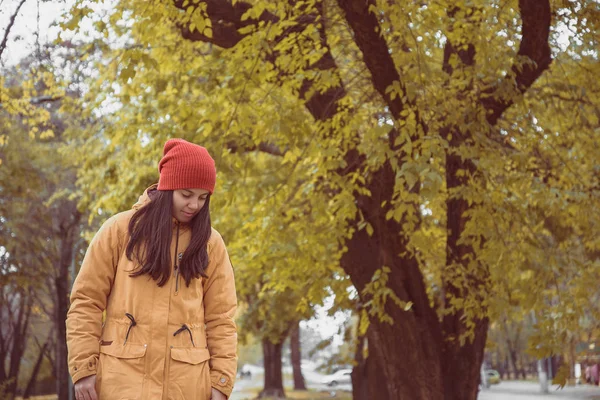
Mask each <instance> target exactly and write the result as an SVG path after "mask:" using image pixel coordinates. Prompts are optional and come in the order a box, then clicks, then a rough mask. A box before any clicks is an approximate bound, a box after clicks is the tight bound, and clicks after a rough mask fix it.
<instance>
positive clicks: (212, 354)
mask: <svg viewBox="0 0 600 400" xmlns="http://www.w3.org/2000/svg"><path fill="white" fill-rule="evenodd" d="M147 201H149V199H148V197H147V192H146V193H144V195H142V196H141V197H140V201H138V203H137V204H136V205H135V206H134V209H133V210H130V211H126V212H123V213H120V214H117V215H115V216H113V217H112V218H110V219H109V220H108V221H106V222H105V223H104V225H103V226H102V228H101V229H100V230H99V231H98V233H97V234H96V236H95V237H94V239H93V240H92V242H91V243H90V246H89V248H88V250H87V253H86V255H85V259H84V261H83V264H82V266H81V270H80V272H79V275H78V276H77V278H76V279H75V283H74V285H73V290H72V292H71V306H70V308H69V312H68V315H67V321H66V324H67V346H68V350H69V355H68V360H69V372H70V374H71V376H72V378H73V382H77V381H78V380H80V379H82V378H84V377H86V376H90V375H93V374H96V391H97V393H98V396H99V399H100V400H120V399H123V400H125V399H126V400H129V399H143V400H147V399H150V400H154V399H164V400H167V399H168V400H179V399H185V400H194V399H198V400H208V399H210V395H211V387H214V388H216V389H217V390H219V391H221V392H222V393H224V394H225V395H226V396H227V397H229V395H230V394H231V391H232V389H233V384H234V380H235V375H236V369H237V333H236V325H235V323H234V320H233V316H234V313H235V310H236V307H237V298H236V292H235V283H234V276H233V268H232V266H231V263H230V260H229V256H228V255H227V250H226V248H225V244H224V243H223V239H222V237H221V235H220V234H219V233H218V232H217V231H216V230H214V229H213V230H212V234H211V237H210V240H209V242H208V257H209V265H208V269H207V271H206V272H207V275H208V279H205V278H200V279H194V280H192V282H191V284H190V286H189V287H187V286H186V285H185V282H184V280H183V278H181V277H180V276H178V275H177V276H176V274H175V272H174V270H173V265H171V269H172V271H171V278H170V279H169V281H168V282H167V284H166V285H164V286H163V287H159V286H158V285H157V284H156V281H154V280H152V279H151V278H150V277H149V276H139V277H136V278H132V277H130V276H129V273H130V271H132V270H134V269H135V268H136V267H137V265H136V264H135V263H134V262H132V261H130V260H128V259H127V257H126V255H125V249H126V245H127V242H128V238H129V235H128V223H129V220H130V219H131V217H132V216H133V214H134V212H135V209H138V208H139V207H140V206H141V205H143V204H144V203H146V202H147ZM190 233H191V231H190V230H189V229H188V228H187V227H186V226H185V225H181V226H178V224H177V223H174V226H173V239H172V242H171V259H172V260H173V259H174V257H175V254H181V253H183V251H185V249H186V247H187V246H188V244H189V242H190ZM177 234H179V241H178V243H177V247H178V248H177V249H175V247H176V242H177V240H176V239H177V237H176V236H177ZM104 310H106V321H105V323H104V325H103V324H102V312H103V311H104ZM184 325H185V327H186V328H184Z"/></svg>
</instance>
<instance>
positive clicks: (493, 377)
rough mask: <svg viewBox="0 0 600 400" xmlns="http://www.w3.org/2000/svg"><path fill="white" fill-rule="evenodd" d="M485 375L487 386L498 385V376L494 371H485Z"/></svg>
mask: <svg viewBox="0 0 600 400" xmlns="http://www.w3.org/2000/svg"><path fill="white" fill-rule="evenodd" d="M485 375H486V377H487V381H488V384H490V385H497V384H499V383H500V374H499V373H498V371H496V370H495V369H487V370H485Z"/></svg>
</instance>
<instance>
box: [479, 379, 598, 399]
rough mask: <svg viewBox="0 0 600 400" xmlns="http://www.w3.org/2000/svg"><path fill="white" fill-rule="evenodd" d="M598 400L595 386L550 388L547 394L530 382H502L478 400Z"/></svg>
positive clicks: (482, 394)
mask: <svg viewBox="0 0 600 400" xmlns="http://www.w3.org/2000/svg"><path fill="white" fill-rule="evenodd" d="M546 399H548V400H552V399H556V400H583V399H585V400H592V399H593V400H600V388H598V387H597V386H588V385H582V386H575V387H565V388H564V389H558V387H557V386H553V387H552V388H550V390H549V393H547V394H543V393H541V392H540V386H539V384H537V383H532V382H502V383H500V384H499V385H494V386H492V387H491V388H490V389H488V390H485V391H482V392H480V394H479V397H478V400H546Z"/></svg>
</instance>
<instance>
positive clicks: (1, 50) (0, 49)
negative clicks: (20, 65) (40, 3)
mask: <svg viewBox="0 0 600 400" xmlns="http://www.w3.org/2000/svg"><path fill="white" fill-rule="evenodd" d="M26 1H27V0H21V2H20V3H19V5H18V6H17V10H16V11H15V13H14V14H13V15H12V17H10V21H9V22H8V26H7V27H6V32H4V39H2V43H1V44H0V59H1V58H2V53H4V49H5V48H6V42H7V41H8V35H9V34H10V30H11V29H12V27H13V25H14V24H15V19H17V14H19V11H20V10H21V7H22V6H23V4H25V2H26Z"/></svg>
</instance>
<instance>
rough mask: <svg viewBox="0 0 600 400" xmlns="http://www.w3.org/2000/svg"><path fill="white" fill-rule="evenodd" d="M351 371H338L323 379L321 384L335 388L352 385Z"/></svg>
mask: <svg viewBox="0 0 600 400" xmlns="http://www.w3.org/2000/svg"><path fill="white" fill-rule="evenodd" d="M351 374H352V370H351V369H340V370H339V371H336V372H335V373H333V374H331V375H327V376H325V377H323V379H322V380H321V383H322V384H324V385H327V386H331V387H334V386H337V385H343V384H351V383H352V375H351Z"/></svg>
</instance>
